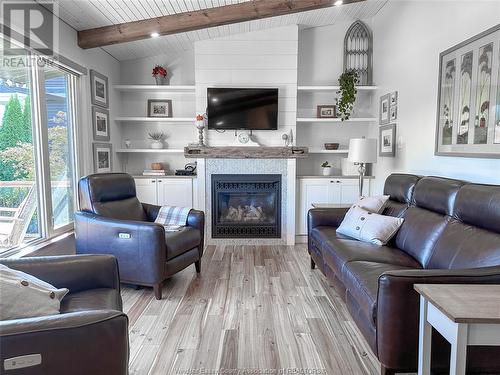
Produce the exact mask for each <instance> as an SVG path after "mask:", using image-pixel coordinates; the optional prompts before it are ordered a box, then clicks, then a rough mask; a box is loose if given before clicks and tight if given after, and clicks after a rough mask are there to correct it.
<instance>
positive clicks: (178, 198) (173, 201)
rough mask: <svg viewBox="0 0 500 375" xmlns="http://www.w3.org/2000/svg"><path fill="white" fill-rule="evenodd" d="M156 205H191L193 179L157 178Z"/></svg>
mask: <svg viewBox="0 0 500 375" xmlns="http://www.w3.org/2000/svg"><path fill="white" fill-rule="evenodd" d="M158 205H160V206H178V207H193V179H192V178H159V179H158Z"/></svg>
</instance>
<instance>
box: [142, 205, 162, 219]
mask: <svg viewBox="0 0 500 375" xmlns="http://www.w3.org/2000/svg"><path fill="white" fill-rule="evenodd" d="M141 204H142V208H144V212H145V213H146V217H147V218H148V221H150V222H154V221H155V220H156V217H157V216H158V212H160V208H161V206H157V205H156V204H149V203H141Z"/></svg>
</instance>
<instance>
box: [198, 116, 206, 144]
mask: <svg viewBox="0 0 500 375" xmlns="http://www.w3.org/2000/svg"><path fill="white" fill-rule="evenodd" d="M196 128H197V129H198V146H205V144H204V142H203V129H204V128H205V120H196Z"/></svg>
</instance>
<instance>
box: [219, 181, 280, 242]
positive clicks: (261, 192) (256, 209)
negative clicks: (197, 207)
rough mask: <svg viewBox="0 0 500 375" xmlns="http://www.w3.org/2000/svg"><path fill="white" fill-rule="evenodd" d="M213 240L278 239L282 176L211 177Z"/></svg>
mask: <svg viewBox="0 0 500 375" xmlns="http://www.w3.org/2000/svg"><path fill="white" fill-rule="evenodd" d="M212 238H281V175H279V174H278V175H276V174H258V175H256V174H214V175H212Z"/></svg>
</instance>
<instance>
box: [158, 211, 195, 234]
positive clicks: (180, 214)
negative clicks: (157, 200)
mask: <svg viewBox="0 0 500 375" xmlns="http://www.w3.org/2000/svg"><path fill="white" fill-rule="evenodd" d="M189 211H191V208H189V207H176V206H162V207H160V211H159V212H158V216H157V217H156V219H155V223H158V224H161V225H163V226H164V227H165V230H166V231H167V232H175V231H179V230H181V229H182V227H184V226H186V223H187V218H188V215H189Z"/></svg>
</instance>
